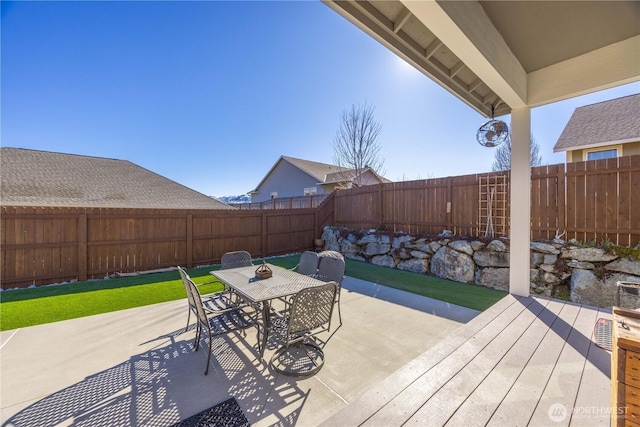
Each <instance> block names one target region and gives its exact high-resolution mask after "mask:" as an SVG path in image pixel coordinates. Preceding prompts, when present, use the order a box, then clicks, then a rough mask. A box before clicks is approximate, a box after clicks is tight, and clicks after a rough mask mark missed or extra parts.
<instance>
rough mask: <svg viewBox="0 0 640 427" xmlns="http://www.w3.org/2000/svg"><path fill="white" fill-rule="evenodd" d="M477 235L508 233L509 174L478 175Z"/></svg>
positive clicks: (505, 234) (499, 235)
mask: <svg viewBox="0 0 640 427" xmlns="http://www.w3.org/2000/svg"><path fill="white" fill-rule="evenodd" d="M478 178H479V179H478V234H477V235H478V236H485V237H496V236H498V237H502V236H508V235H509V176H508V175H506V174H504V175H486V176H479V177H478Z"/></svg>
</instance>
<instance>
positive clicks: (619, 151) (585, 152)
mask: <svg viewBox="0 0 640 427" xmlns="http://www.w3.org/2000/svg"><path fill="white" fill-rule="evenodd" d="M609 150H616V153H617V156H616V157H622V145H607V146H605V147H597V148H590V149H588V150H583V151H582V160H583V161H587V160H588V158H589V153H597V152H598V151H609Z"/></svg>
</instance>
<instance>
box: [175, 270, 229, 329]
mask: <svg viewBox="0 0 640 427" xmlns="http://www.w3.org/2000/svg"><path fill="white" fill-rule="evenodd" d="M178 272H179V273H180V278H181V279H182V284H183V285H184V290H185V292H186V293H187V301H188V304H189V312H188V315H187V326H186V328H185V329H184V331H185V332H187V330H189V322H190V321H191V313H194V314H195V313H196V303H197V301H194V300H193V298H192V294H191V292H189V284H188V282H189V281H191V282H193V281H192V280H191V277H190V276H189V274H188V273H187V272H186V271H185V270H184V269H183V268H182V267H180V266H178ZM196 286H197V285H196ZM198 292H199V291H198ZM200 302H201V304H202V305H203V306H204V309H205V311H206V312H208V313H211V314H214V313H219V312H222V311H225V310H228V309H232V308H238V307H239V306H238V305H237V304H236V303H234V302H233V301H232V300H231V298H230V294H229V292H228V291H226V290H224V291H220V292H215V293H212V294H207V295H204V296H202V297H201V299H200Z"/></svg>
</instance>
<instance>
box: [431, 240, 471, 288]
mask: <svg viewBox="0 0 640 427" xmlns="http://www.w3.org/2000/svg"><path fill="white" fill-rule="evenodd" d="M431 273H432V274H434V275H436V276H438V277H442V278H444V279H449V280H454V281H456V282H462V283H473V281H474V278H475V264H474V262H473V260H472V259H471V257H470V256H469V255H467V254H465V253H462V252H458V251H455V250H453V249H451V248H449V247H447V246H443V247H441V248H440V249H439V250H438V252H436V253H435V254H434V255H433V258H431Z"/></svg>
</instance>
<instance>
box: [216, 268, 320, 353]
mask: <svg viewBox="0 0 640 427" xmlns="http://www.w3.org/2000/svg"><path fill="white" fill-rule="evenodd" d="M266 265H267V266H268V267H269V269H271V271H272V272H273V274H272V276H271V277H269V278H266V279H258V278H257V277H256V269H257V268H258V266H257V265H252V266H245V267H237V268H229V269H225V270H216V271H211V272H210V274H211V275H212V276H214V277H216V278H218V279H219V280H220V281H222V282H223V283H224V284H226V285H227V286H229V288H231V289H232V291H233V292H235V293H237V294H238V295H240V296H241V297H242V298H243V299H245V300H246V301H247V302H249V303H251V304H253V305H256V306H258V307H259V310H260V311H261V312H262V325H263V328H262V336H261V345H260V357H264V351H265V348H266V346H267V340H268V334H269V332H268V331H269V325H270V321H271V311H272V301H273V300H277V299H281V298H285V297H288V296H291V295H295V294H297V293H298V292H300V291H301V290H303V289H306V288H310V287H314V286H319V285H324V284H325V282H323V281H321V280H318V279H315V278H313V277H309V276H305V275H303V274H300V273H296V272H295V271H292V270H287V269H285V268H282V267H278V266H275V265H272V264H266Z"/></svg>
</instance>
